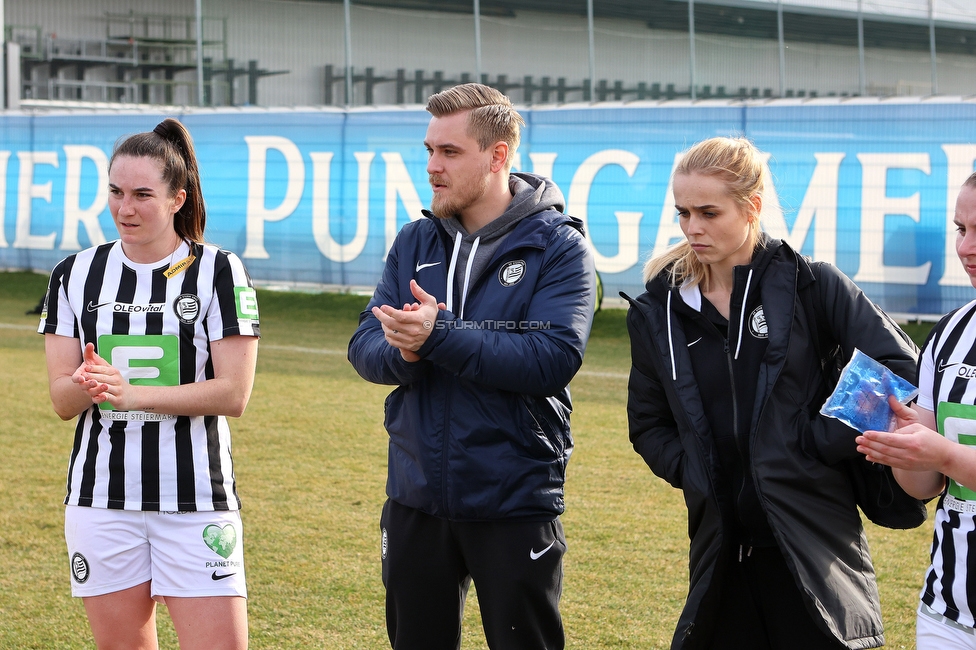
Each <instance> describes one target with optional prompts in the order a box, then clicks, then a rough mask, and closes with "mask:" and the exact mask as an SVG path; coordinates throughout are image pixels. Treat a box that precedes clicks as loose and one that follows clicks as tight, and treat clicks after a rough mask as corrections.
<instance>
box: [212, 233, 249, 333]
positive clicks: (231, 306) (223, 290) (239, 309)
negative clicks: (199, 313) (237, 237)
mask: <svg viewBox="0 0 976 650" xmlns="http://www.w3.org/2000/svg"><path fill="white" fill-rule="evenodd" d="M213 287H214V296H215V297H216V300H214V301H213V303H212V304H211V309H210V312H209V313H208V315H207V329H208V331H209V332H210V338H211V340H214V341H216V340H219V339H221V338H223V337H225V336H235V335H238V334H239V335H242V336H258V337H259V336H261V326H260V321H259V315H258V301H257V292H256V291H255V290H254V286H253V285H252V284H251V278H250V276H249V275H248V273H247V270H246V269H245V268H244V264H243V263H242V262H241V260H240V258H238V257H237V255H235V254H234V253H231V252H228V251H223V250H220V251H217V252H216V258H215V259H214V264H213Z"/></svg>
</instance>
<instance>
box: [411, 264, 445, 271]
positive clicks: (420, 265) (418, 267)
mask: <svg viewBox="0 0 976 650" xmlns="http://www.w3.org/2000/svg"><path fill="white" fill-rule="evenodd" d="M438 264H440V262H430V263H429V264H421V263H420V262H417V269H416V270H415V271H414V273H417V272H419V271H420V269H426V268H427V267H430V266H437V265H438Z"/></svg>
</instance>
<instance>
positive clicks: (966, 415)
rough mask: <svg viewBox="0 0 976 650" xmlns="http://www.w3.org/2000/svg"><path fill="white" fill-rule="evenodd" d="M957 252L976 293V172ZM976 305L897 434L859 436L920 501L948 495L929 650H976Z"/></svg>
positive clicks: (962, 199) (922, 368)
mask: <svg viewBox="0 0 976 650" xmlns="http://www.w3.org/2000/svg"><path fill="white" fill-rule="evenodd" d="M953 223H954V224H955V226H956V254H957V255H958V256H959V261H960V262H962V265H963V268H964V269H965V271H966V275H968V276H969V280H970V283H971V284H972V285H973V286H974V287H976V173H974V174H971V175H970V176H969V178H967V179H966V181H965V183H963V186H962V189H961V190H960V191H959V195H958V198H957V199H956V211H955V217H954V219H953ZM974 316H976V300H973V301H971V302H969V303H967V304H965V305H963V306H962V307H959V308H958V309H956V310H954V311H951V312H949V313H948V314H947V315H946V316H944V317H943V318H942V320H940V321H939V322H938V323H937V324H936V325H935V327H933V328H932V331H931V332H930V333H929V338H928V340H927V341H926V342H925V347H924V348H923V349H922V354H921V355H919V357H918V401H917V402H916V404H915V405H914V406H913V407H908V406H903V405H902V404H899V403H898V402H897V401H895V400H894V399H890V400H889V401H890V402H891V407H892V409H894V411H895V415H897V417H898V428H897V429H896V430H895V431H894V432H891V433H888V432H882V431H868V432H866V433H865V434H864V435H863V436H859V437H858V438H857V443H858V450H859V451H860V452H862V453H864V454H865V455H866V456H867V459H868V460H871V461H874V462H877V463H884V464H885V465H890V466H891V467H892V468H893V472H894V475H895V479H896V480H897V481H898V483H899V484H900V485H901V486H902V488H904V490H905V491H906V492H908V493H909V494H911V495H912V496H914V497H915V498H917V499H929V498H932V497H935V496H940V495H941V496H940V499H939V507H938V509H937V510H936V515H935V535H934V537H933V540H932V551H931V560H932V561H931V564H930V565H929V568H928V570H927V571H926V573H925V579H924V581H923V585H922V594H921V598H920V602H919V606H918V615H917V616H916V626H915V635H916V647H917V648H918V649H919V650H958V649H961V648H967V649H969V650H976V620H974V615H976V574H973V570H974V566H976V564H974V563H976V546H974V544H976V321H974V319H973V318H974Z"/></svg>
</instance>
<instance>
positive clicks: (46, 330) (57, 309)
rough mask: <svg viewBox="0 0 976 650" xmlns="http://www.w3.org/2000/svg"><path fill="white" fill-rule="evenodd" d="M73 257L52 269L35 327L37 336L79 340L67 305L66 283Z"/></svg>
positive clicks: (71, 313) (75, 322) (72, 313)
mask: <svg viewBox="0 0 976 650" xmlns="http://www.w3.org/2000/svg"><path fill="white" fill-rule="evenodd" d="M74 260H75V256H74V255H72V256H70V257H67V258H65V259H63V260H61V261H60V262H58V265H57V266H55V267H54V270H53V271H52V272H51V279H50V280H49V281H48V286H47V293H46V294H45V295H44V307H43V308H42V309H41V319H40V322H39V323H38V326H37V333H38V334H57V335H59V336H67V337H69V338H79V333H78V321H77V320H76V319H75V315H74V312H73V311H72V310H71V305H70V304H69V303H68V294H67V283H68V278H69V277H70V275H71V268H72V266H73V263H74Z"/></svg>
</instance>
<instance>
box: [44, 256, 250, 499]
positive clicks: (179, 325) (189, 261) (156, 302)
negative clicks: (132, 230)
mask: <svg viewBox="0 0 976 650" xmlns="http://www.w3.org/2000/svg"><path fill="white" fill-rule="evenodd" d="M38 332H40V333H42V334H57V335H59V336H66V337H70V338H76V339H78V344H79V346H80V347H81V349H82V351H83V350H84V347H85V345H86V344H87V343H89V342H90V343H93V344H94V345H95V351H96V352H97V353H98V355H99V356H101V357H102V358H104V359H106V360H107V361H108V362H109V363H111V364H112V366H114V367H115V368H117V369H118V370H119V371H120V372H121V374H122V376H123V377H124V378H125V379H126V380H127V381H128V382H129V383H131V384H133V385H138V384H143V385H155V386H175V385H181V384H192V383H195V382H200V381H204V380H206V379H211V378H213V376H214V369H213V363H212V360H211V357H210V343H211V342H212V341H217V340H219V339H221V338H223V337H226V336H233V335H243V336H255V337H256V336H260V327H259V320H258V308H257V300H256V296H255V291H254V288H253V286H252V284H251V280H250V278H249V277H248V274H247V271H246V270H245V268H244V265H243V264H242V263H241V261H240V259H238V258H237V256H236V255H234V254H233V253H229V252H227V251H222V250H220V249H218V248H217V247H215V246H212V245H209V244H187V243H185V242H184V243H183V244H182V245H181V246H180V247H179V248H178V249H177V250H176V251H175V252H174V253H173V255H172V256H171V258H170V259H168V260H164V261H162V262H159V263H156V264H137V263H135V262H132V261H131V260H129V259H128V258H127V257H126V256H125V254H124V253H123V251H122V246H121V243H120V242H119V241H115V242H110V243H107V244H103V245H101V246H97V247H93V248H89V249H87V250H84V251H82V252H80V253H77V254H75V255H71V256H69V257H67V258H65V259H64V260H62V261H61V262H60V263H59V264H58V265H57V266H56V267H55V269H54V271H53V272H52V274H51V280H50V284H49V286H48V292H47V297H46V298H45V304H44V309H43V313H42V314H41V322H40V325H39V327H38ZM65 503H66V504H68V505H77V506H91V507H97V508H115V509H124V510H148V511H197V510H199V511H210V510H237V509H239V508H240V499H239V498H238V496H237V488H236V482H235V478H234V466H233V460H232V457H231V440H230V429H229V427H228V424H227V420H226V418H225V417H224V416H193V417H188V416H183V415H168V414H161V413H155V412H142V411H117V410H115V409H113V408H112V406H111V405H110V404H107V403H106V404H102V405H94V404H93V405H92V406H91V407H89V408H88V409H86V410H85V411H84V412H83V413H81V415H79V416H78V422H77V426H76V428H75V436H74V444H73V447H72V450H71V456H70V459H69V464H68V480H67V496H66V497H65Z"/></svg>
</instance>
